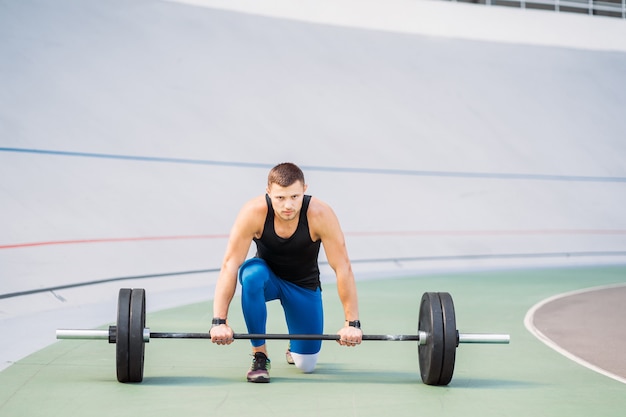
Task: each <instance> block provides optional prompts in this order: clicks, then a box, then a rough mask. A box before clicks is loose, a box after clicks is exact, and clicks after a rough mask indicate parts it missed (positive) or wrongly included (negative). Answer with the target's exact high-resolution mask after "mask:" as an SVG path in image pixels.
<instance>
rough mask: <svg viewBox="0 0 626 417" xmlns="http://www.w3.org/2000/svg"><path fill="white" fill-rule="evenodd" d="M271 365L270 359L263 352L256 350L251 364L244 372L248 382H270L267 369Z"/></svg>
mask: <svg viewBox="0 0 626 417" xmlns="http://www.w3.org/2000/svg"><path fill="white" fill-rule="evenodd" d="M271 367H272V363H271V361H270V360H269V359H268V357H267V356H265V353H263V352H257V353H255V354H254V357H253V359H252V366H251V367H250V370H249V371H248V373H247V374H246V378H248V382H270V373H269V370H270V368H271Z"/></svg>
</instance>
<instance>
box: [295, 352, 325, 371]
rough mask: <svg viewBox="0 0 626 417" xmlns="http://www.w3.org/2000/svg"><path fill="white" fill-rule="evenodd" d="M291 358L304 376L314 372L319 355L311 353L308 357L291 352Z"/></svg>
mask: <svg viewBox="0 0 626 417" xmlns="http://www.w3.org/2000/svg"><path fill="white" fill-rule="evenodd" d="M291 356H292V357H293V361H294V363H295V365H296V367H297V368H298V369H300V370H301V371H302V372H304V373H306V374H310V373H311V372H313V371H314V370H315V365H317V358H318V356H319V353H313V354H309V355H305V354H301V353H295V352H291Z"/></svg>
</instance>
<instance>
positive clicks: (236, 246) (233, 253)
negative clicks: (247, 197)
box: [211, 198, 266, 344]
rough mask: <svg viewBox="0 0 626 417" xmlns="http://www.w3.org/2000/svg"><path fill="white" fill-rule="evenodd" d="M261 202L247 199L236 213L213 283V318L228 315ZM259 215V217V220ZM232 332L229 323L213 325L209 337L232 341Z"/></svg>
mask: <svg viewBox="0 0 626 417" xmlns="http://www.w3.org/2000/svg"><path fill="white" fill-rule="evenodd" d="M262 203H263V205H260V204H259V198H255V199H254V200H251V201H249V202H248V203H246V204H245V205H244V207H243V208H242V209H241V211H240V212H239V215H238V216H237V219H236V220H235V223H234V224H233V227H232V229H231V231H230V236H229V238H228V244H227V246H226V252H225V254H224V259H223V260H222V268H221V270H220V275H219V277H218V279H217V283H216V284H215V295H214V298H213V317H214V318H220V319H227V318H228V309H229V307H230V302H231V301H232V299H233V296H234V295H235V290H236V289H237V272H238V271H239V267H240V266H241V264H242V263H243V262H244V261H245V260H246V256H247V255H248V251H249V249H250V244H251V243H252V239H253V238H254V236H255V235H256V234H257V233H259V232H260V230H261V229H260V228H262V220H263V219H265V215H264V214H263V207H266V206H265V199H263V201H262ZM259 218H260V219H262V220H261V223H259ZM232 335H233V331H232V329H231V328H230V326H229V325H228V324H226V325H220V326H217V327H213V328H212V329H211V340H212V341H213V342H214V343H218V344H230V343H232V341H233V340H232Z"/></svg>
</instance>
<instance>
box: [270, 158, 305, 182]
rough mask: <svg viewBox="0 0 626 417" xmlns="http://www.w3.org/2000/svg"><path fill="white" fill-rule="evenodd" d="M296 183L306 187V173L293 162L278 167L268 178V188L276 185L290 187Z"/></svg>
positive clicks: (273, 169)
mask: <svg viewBox="0 0 626 417" xmlns="http://www.w3.org/2000/svg"><path fill="white" fill-rule="evenodd" d="M296 181H300V182H301V183H302V185H304V184H305V182H304V173H303V172H302V170H301V169H300V168H299V167H298V166H297V165H296V164H293V163H291V162H283V163H282V164H278V165H276V166H275V167H274V168H272V169H271V170H270V173H269V174H268V176H267V185H268V186H270V185H272V184H276V185H279V186H281V187H289V186H290V185H293V184H294V183H295V182H296Z"/></svg>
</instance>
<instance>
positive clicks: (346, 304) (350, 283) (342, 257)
mask: <svg viewBox="0 0 626 417" xmlns="http://www.w3.org/2000/svg"><path fill="white" fill-rule="evenodd" d="M314 202H315V203H314V204H315V205H314V208H313V210H312V211H311V214H312V216H311V219H310V224H311V225H312V230H313V232H314V234H315V235H316V237H319V238H320V239H321V240H322V244H323V245H324V252H325V253H326V259H327V260H328V264H329V265H330V267H331V268H332V269H333V271H335V275H336V277H337V291H338V293H339V299H340V300H341V304H342V305H343V311H344V317H345V320H346V323H345V326H344V327H343V328H342V329H341V330H339V332H338V333H339V335H340V336H341V338H340V340H339V344H341V345H344V346H354V345H355V344H359V343H361V337H362V335H363V334H362V332H361V330H360V329H357V328H355V327H350V326H348V321H354V320H358V319H359V303H358V297H357V289H356V282H355V279H354V274H353V272H352V266H351V264H350V258H349V257H348V250H347V249H346V242H345V238H344V235H343V232H342V230H341V226H340V225H339V220H338V219H337V216H336V215H335V213H334V212H333V210H332V209H331V208H330V206H328V205H327V204H325V203H323V202H321V201H319V200H314Z"/></svg>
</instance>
